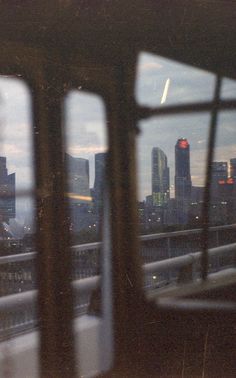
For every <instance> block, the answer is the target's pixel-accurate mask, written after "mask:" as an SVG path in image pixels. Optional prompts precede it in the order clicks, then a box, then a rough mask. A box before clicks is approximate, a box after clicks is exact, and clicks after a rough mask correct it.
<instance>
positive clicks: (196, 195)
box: [191, 186, 205, 203]
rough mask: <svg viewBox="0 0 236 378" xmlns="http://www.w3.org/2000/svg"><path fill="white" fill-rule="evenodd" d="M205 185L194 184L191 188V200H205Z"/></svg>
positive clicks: (196, 201) (197, 201)
mask: <svg viewBox="0 0 236 378" xmlns="http://www.w3.org/2000/svg"><path fill="white" fill-rule="evenodd" d="M204 189H205V188H204V187H203V186H192V188H191V202H195V203H199V202H202V201H203V198H204Z"/></svg>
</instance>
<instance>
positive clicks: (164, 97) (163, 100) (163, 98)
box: [161, 79, 170, 104]
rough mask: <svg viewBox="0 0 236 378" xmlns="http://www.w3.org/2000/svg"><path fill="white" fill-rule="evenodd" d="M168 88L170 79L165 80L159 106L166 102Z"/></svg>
mask: <svg viewBox="0 0 236 378" xmlns="http://www.w3.org/2000/svg"><path fill="white" fill-rule="evenodd" d="M169 86H170V79H167V80H166V83H165V87H164V91H163V95H162V98H161V104H164V103H165V102H166V97H167V94H168V90H169Z"/></svg>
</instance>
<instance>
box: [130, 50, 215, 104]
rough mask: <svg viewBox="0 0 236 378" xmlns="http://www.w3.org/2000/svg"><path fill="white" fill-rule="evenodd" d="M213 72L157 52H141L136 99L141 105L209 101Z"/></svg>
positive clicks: (211, 93) (212, 84)
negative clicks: (182, 62)
mask: <svg viewBox="0 0 236 378" xmlns="http://www.w3.org/2000/svg"><path fill="white" fill-rule="evenodd" d="M213 91H214V75H213V74H211V73H209V72H206V71H203V70H200V69H198V68H195V67H190V66H188V65H186V64H181V63H178V62H175V61H173V60H169V59H166V58H162V57H160V56H156V55H152V54H148V53H141V54H140V55H139V59H138V64H137V78H136V90H135V94H136V99H137V102H138V103H139V104H140V105H148V106H152V107H153V106H159V105H161V106H165V105H177V104H184V103H191V102H202V101H211V100H212V98H213Z"/></svg>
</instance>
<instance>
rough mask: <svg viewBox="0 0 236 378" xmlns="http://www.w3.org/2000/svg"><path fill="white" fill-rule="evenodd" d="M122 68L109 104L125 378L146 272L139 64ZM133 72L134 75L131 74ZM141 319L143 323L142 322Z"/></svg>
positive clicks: (118, 364) (116, 293) (116, 289)
mask: <svg viewBox="0 0 236 378" xmlns="http://www.w3.org/2000/svg"><path fill="white" fill-rule="evenodd" d="M129 64H130V65H131V67H132V68H131V69H130V68H129V67H127V65H126V64H125V63H124V62H121V65H120V67H117V70H116V76H115V87H114V93H115V94H116V98H114V99H113V101H112V99H108V104H109V106H108V115H109V121H110V127H109V142H110V143H109V144H110V146H111V149H110V151H109V161H108V164H109V168H108V169H109V172H110V175H109V185H110V198H111V201H110V203H111V228H112V245H113V251H112V265H113V270H112V271H113V277H112V281H113V308H114V317H113V319H114V353H115V360H114V365H115V368H116V371H117V370H118V371H119V372H120V375H121V374H123V375H124V372H125V371H126V369H127V367H128V369H130V368H132V367H133V366H134V360H135V359H137V353H136V349H137V344H138V339H139V334H140V332H141V329H140V328H139V326H138V324H139V325H140V324H141V323H142V321H141V318H140V317H141V305H140V301H141V296H140V294H141V293H142V287H143V283H142V268H141V259H140V248H139V240H138V223H137V222H138V213H137V202H136V198H137V196H136V169H135V135H136V130H135V122H136V119H135V117H134V100H133V90H134V88H133V83H134V67H135V59H134V61H132V62H129ZM129 70H130V72H129ZM138 318H139V321H138Z"/></svg>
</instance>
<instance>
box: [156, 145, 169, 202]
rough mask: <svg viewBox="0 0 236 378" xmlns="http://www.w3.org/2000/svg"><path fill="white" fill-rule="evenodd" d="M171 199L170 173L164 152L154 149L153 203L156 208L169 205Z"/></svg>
mask: <svg viewBox="0 0 236 378" xmlns="http://www.w3.org/2000/svg"><path fill="white" fill-rule="evenodd" d="M169 198H170V172H169V168H168V166H167V157H166V155H165V154H164V152H163V151H162V150H161V149H160V148H158V147H154V148H153V149H152V201H153V205H154V206H163V205H165V204H167V202H168V200H169Z"/></svg>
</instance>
